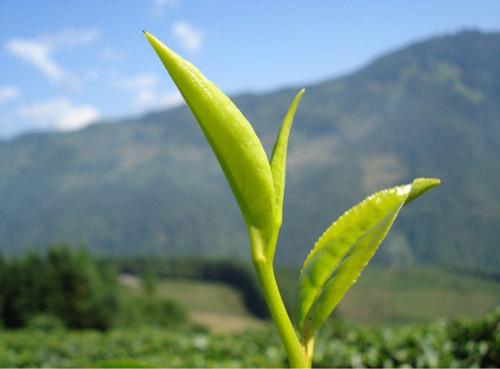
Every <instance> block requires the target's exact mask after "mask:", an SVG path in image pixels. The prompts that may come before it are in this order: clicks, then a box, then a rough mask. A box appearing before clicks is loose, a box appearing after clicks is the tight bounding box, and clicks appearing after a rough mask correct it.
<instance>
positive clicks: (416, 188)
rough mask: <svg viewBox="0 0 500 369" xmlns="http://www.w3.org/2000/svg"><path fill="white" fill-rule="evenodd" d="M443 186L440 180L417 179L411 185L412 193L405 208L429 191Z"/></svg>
mask: <svg viewBox="0 0 500 369" xmlns="http://www.w3.org/2000/svg"><path fill="white" fill-rule="evenodd" d="M440 184H441V180H440V179H438V178H416V179H414V180H413V182H412V184H411V192H410V194H409V195H408V198H407V199H406V201H405V203H404V206H406V205H408V204H409V203H410V202H412V201H413V200H415V199H416V198H417V197H420V196H421V195H423V194H424V193H426V192H427V191H429V190H431V189H432V188H434V187H437V186H439V185H440Z"/></svg>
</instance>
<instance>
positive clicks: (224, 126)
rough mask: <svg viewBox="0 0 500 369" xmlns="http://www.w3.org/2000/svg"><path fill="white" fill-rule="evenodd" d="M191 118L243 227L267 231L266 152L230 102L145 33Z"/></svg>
mask: <svg viewBox="0 0 500 369" xmlns="http://www.w3.org/2000/svg"><path fill="white" fill-rule="evenodd" d="M145 35H146V37H147V39H148V41H149V42H150V44H151V46H153V49H154V50H155V51H156V53H157V54H158V56H159V57H160V59H161V61H162V63H163V65H164V66H165V68H166V69H167V71H168V73H169V74H170V76H171V77H172V79H173V80H174V82H175V84H176V85H177V87H178V88H179V91H180V92H181V94H182V96H183V97H184V99H185V100H186V103H187V105H188V106H189V108H190V109H191V111H192V112H193V115H194V116H195V117H196V120H197V121H198V123H199V125H200V127H201V129H202V130H203V133H204V134H205V136H206V138H207V140H208V142H209V144H210V146H211V147H212V150H213V151H214V153H215V155H216V157H217V159H218V160H219V163H220V165H221V167H222V170H223V171H224V174H225V175H226V178H227V180H228V182H229V184H230V186H231V188H232V190H233V193H234V195H235V197H236V200H237V201H238V204H239V206H240V209H241V211H242V213H243V217H244V218H245V222H246V224H247V227H248V228H249V229H251V228H256V229H258V230H259V231H262V232H264V233H269V232H271V230H272V228H273V223H274V222H273V221H274V201H275V200H274V185H273V179H272V174H271V168H270V165H269V162H268V159H267V155H266V153H265V151H264V149H263V147H262V144H261V143H260V141H259V139H258V137H257V135H256V134H255V132H254V130H253V128H252V126H251V125H250V123H249V122H248V121H247V120H246V118H245V117H244V116H243V114H242V113H241V112H240V111H239V110H238V108H237V107H236V106H235V105H234V104H233V102H232V101H231V100H230V99H229V98H228V97H227V96H226V95H225V94H224V93H223V92H222V91H220V90H219V89H218V88H217V86H215V85H214V84H213V83H212V82H210V81H209V80H207V79H206V78H205V77H204V76H203V75H202V74H201V72H200V71H199V70H198V69H197V68H196V67H194V66H193V65H192V64H191V63H189V62H188V61H186V60H184V59H183V58H181V57H180V56H179V55H177V54H176V53H174V52H173V51H172V50H170V49H169V48H168V47H166V46H165V45H164V44H163V43H161V42H160V41H159V40H158V39H156V38H155V37H154V36H152V35H151V34H149V33H147V32H145Z"/></svg>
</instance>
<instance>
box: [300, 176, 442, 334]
mask: <svg viewBox="0 0 500 369" xmlns="http://www.w3.org/2000/svg"><path fill="white" fill-rule="evenodd" d="M439 183H440V181H439V180H437V179H424V178H420V179H416V180H414V181H413V183H412V184H408V185H404V186H398V187H394V188H391V189H388V190H384V191H380V192H377V193H375V194H373V195H371V196H369V197H368V198H366V199H365V200H363V201H362V202H361V203H359V204H358V205H356V206H354V207H353V208H351V209H350V210H348V211H347V212H346V213H344V214H343V215H342V216H341V217H340V218H339V219H338V220H337V221H336V222H335V223H333V224H332V225H331V226H330V227H329V228H328V229H327V230H326V231H325V233H323V235H322V236H321V237H320V239H319V240H318V241H317V242H316V244H315V245H314V247H313V249H312V251H311V253H310V254H309V256H308V257H307V259H306V261H305V262H304V266H303V268H302V272H301V274H300V278H299V291H298V295H297V305H296V324H297V328H298V329H299V331H300V332H301V334H302V336H303V339H306V340H307V339H308V338H310V337H312V336H313V335H314V333H315V332H316V330H317V329H318V328H319V327H320V326H321V325H322V324H323V322H324V321H325V320H326V319H327V318H328V317H329V316H330V314H331V313H332V311H333V310H334V309H335V307H336V306H337V304H338V303H339V302H340V301H341V300H342V298H343V297H344V295H345V293H346V292H347V291H348V290H349V288H350V287H351V286H352V284H353V283H355V282H356V280H357V278H358V277H359V275H360V274H361V272H362V270H363V269H364V268H365V266H366V265H367V264H368V262H369V261H370V259H371V258H372V257H373V255H374V254H375V251H376V250H377V248H378V247H379V245H380V243H381V242H382V240H383V239H384V238H385V236H386V235H387V233H388V231H389V229H390V228H391V226H392V224H393V222H394V220H395V219H396V216H397V215H398V213H399V211H400V210H401V208H402V207H403V205H405V204H407V203H408V202H410V201H412V200H414V199H415V198H416V197H418V196H420V195H421V194H423V193H424V192H426V191H427V190H429V189H430V188H432V187H435V186H437V185H439Z"/></svg>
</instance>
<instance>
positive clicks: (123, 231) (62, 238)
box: [0, 31, 500, 272]
mask: <svg viewBox="0 0 500 369" xmlns="http://www.w3.org/2000/svg"><path fill="white" fill-rule="evenodd" d="M499 60H500V33H482V32H479V31H464V32H459V33H457V34H454V35H448V36H439V37H435V38H430V39H428V40H425V41H420V42H417V43H414V44H411V45H409V46H407V47H404V48H402V49H400V50H396V51H392V52H391V53H389V54H387V55H385V56H382V57H380V58H378V59H376V60H374V61H373V62H371V63H369V64H368V65H367V66H366V67H364V68H362V69H360V70H359V71H357V72H355V73H353V74H350V75H348V76H345V77H342V78H337V79H334V80H327V81H324V82H321V83H317V84H315V85H312V86H306V87H308V88H307V91H306V94H305V96H304V99H303V101H302V103H301V106H300V107H299V110H298V113H297V117H296V123H295V125H294V130H293V132H292V138H291V147H290V159H289V179H288V184H287V186H288V187H287V193H286V200H285V201H286V206H285V216H284V226H283V231H282V239H281V241H282V242H281V244H280V245H279V247H278V254H279V258H280V260H281V261H282V262H284V263H298V262H299V261H301V260H303V258H304V256H305V255H306V253H307V252H308V250H309V249H310V247H311V246H312V244H313V243H314V241H315V240H316V238H317V237H318V236H319V235H320V234H321V232H322V231H323V230H324V229H325V228H326V227H327V226H328V225H329V224H330V223H331V222H332V221H333V220H334V219H335V218H336V217H337V216H338V215H340V214H341V213H342V212H343V211H344V210H346V209H347V208H348V207H350V206H351V205H353V204H355V203H356V202H358V201H360V200H361V199H362V197H363V196H364V195H365V194H367V193H369V192H372V191H375V190H377V189H381V188H383V187H386V186H390V185H394V184H398V183H404V182H406V181H408V180H410V179H411V178H413V177H416V176H436V177H440V178H442V180H443V185H442V186H441V188H440V189H439V190H437V191H435V192H434V193H432V194H430V195H429V196H428V197H427V198H426V199H424V200H422V201H421V202H419V203H418V204H414V205H411V207H410V208H409V209H408V211H407V212H405V214H402V217H401V218H400V219H399V220H398V221H397V224H396V228H395V229H394V231H393V232H392V234H391V236H390V237H389V238H388V239H387V241H386V242H385V244H384V245H383V246H382V248H381V250H380V252H379V255H377V260H378V262H381V263H392V264H396V265H407V264H414V263H425V264H429V263H431V264H443V265H449V266H455V267H461V268H467V269H474V270H490V271H496V272H498V271H500V267H499V265H500V249H499V248H498V242H499V241H498V240H499V239H500V185H499V183H500V170H499V168H500V167H499V164H498V163H499V162H500V63H499V62H498V61H499ZM300 87H302V86H300ZM296 90H297V89H296V88H285V89H280V90H279V91H276V92H269V93H265V94H260V95H258V94H243V95H240V96H236V97H235V102H236V104H237V105H238V106H239V107H240V108H241V110H242V111H243V112H244V113H245V114H246V115H247V116H248V117H249V119H250V121H251V122H252V123H253V124H254V126H255V128H256V131H257V133H258V134H259V135H260V137H261V138H262V139H263V141H264V142H265V145H266V148H267V149H269V148H270V147H271V145H272V142H273V140H274V137H275V134H276V132H277V130H278V128H279V125H280V122H281V120H282V117H283V115H284V113H285V112H286V109H287V108H288V105H289V103H290V102H291V99H292V97H293V94H294V93H295V91H296ZM0 204H1V206H0V249H1V250H4V251H8V252H21V251H23V250H26V249H27V248H30V247H43V246H45V245H47V244H49V243H54V242H69V243H71V244H75V245H76V244H82V243H83V244H86V245H88V246H89V247H91V248H93V249H94V250H99V251H101V252H104V253H110V254H125V253H134V254H138V253H139V254H144V253H169V254H173V255H190V254H196V255H207V256H210V257H222V256H237V257H239V256H243V255H246V254H248V245H247V241H246V238H245V233H244V232H245V231H244V227H243V224H242V221H241V220H240V216H239V214H238V210H237V208H236V205H235V203H234V200H233V199H232V195H231V193H230V190H229V189H228V187H227V185H226V184H225V181H224V179H223V177H222V173H221V170H220V169H219V167H218V164H217V162H216V160H215V158H214V156H213V155H212V154H211V153H210V150H209V148H208V145H207V144H206V143H205V140H204V138H203V136H202V134H201V132H200V131H199V128H198V127H197V125H196V124H195V123H194V121H193V118H192V117H191V115H190V113H189V112H188V111H187V109H186V108H185V107H179V108H176V109H171V110H168V111H164V112H155V113H151V114H147V115H145V116H144V117H142V118H137V119H127V120H125V121H124V122H123V123H120V124H99V125H92V126H90V127H88V128H86V129H84V130H81V131H78V132H73V133H66V134H29V135H24V136H21V137H18V138H16V139H13V140H10V141H5V142H0Z"/></svg>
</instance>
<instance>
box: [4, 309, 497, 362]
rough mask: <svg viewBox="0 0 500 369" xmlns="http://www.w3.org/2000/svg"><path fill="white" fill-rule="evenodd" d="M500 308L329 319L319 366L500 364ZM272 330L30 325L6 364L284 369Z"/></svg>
mask: <svg viewBox="0 0 500 369" xmlns="http://www.w3.org/2000/svg"><path fill="white" fill-rule="evenodd" d="M499 345H500V311H498V312H497V313H496V314H490V315H488V316H486V317H483V318H482V319H481V320H477V321H457V322H448V323H444V322H440V323H435V324H431V325H426V326H420V327H418V326H409V327H393V328H387V327H384V328H373V327H372V328H367V327H359V326H356V325H353V324H348V323H345V322H342V321H337V322H336V324H326V326H325V327H324V329H322V331H321V334H320V336H319V337H318V339H317V342H316V353H315V354H316V355H315V362H314V363H313V364H314V366H315V367H410V366H411V367H498V366H499V365H500V356H499V352H498V347H499ZM286 365H287V362H286V357H285V353H284V350H283V348H282V346H281V344H280V342H279V340H278V338H277V336H276V334H275V332H274V331H273V330H271V329H260V330H257V331H248V332H244V333H238V334H213V333H207V332H205V331H202V330H200V329H194V330H193V329H189V328H185V329H184V328H176V329H159V328H147V327H142V328H139V329H125V330H123V329H122V330H111V331H108V332H97V331H65V330H52V331H44V330H39V329H38V330H34V329H23V330H17V331H7V332H2V333H1V334H0V367H283V366H286Z"/></svg>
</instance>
